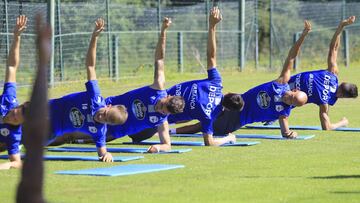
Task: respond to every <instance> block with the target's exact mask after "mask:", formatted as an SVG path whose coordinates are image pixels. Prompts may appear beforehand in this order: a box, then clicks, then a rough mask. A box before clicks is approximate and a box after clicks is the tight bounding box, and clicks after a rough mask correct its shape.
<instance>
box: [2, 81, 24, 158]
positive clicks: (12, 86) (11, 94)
mask: <svg viewBox="0 0 360 203" xmlns="http://www.w3.org/2000/svg"><path fill="white" fill-rule="evenodd" d="M0 102H1V108H0V113H1V118H0V142H4V143H6V145H7V150H8V154H9V155H12V154H17V153H19V145H20V141H21V125H19V126H13V125H10V124H5V123H3V118H4V117H5V116H6V114H7V113H8V112H9V111H10V110H11V109H13V108H15V107H17V106H19V103H18V101H17V99H16V83H14V82H7V83H5V84H4V90H3V94H2V95H1V96H0Z"/></svg>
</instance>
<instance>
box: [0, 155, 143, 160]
mask: <svg viewBox="0 0 360 203" xmlns="http://www.w3.org/2000/svg"><path fill="white" fill-rule="evenodd" d="M24 156H25V155H21V158H24ZM8 158H9V156H8V155H0V159H8ZM143 158H144V157H143V156H114V157H113V160H114V162H124V161H132V160H138V159H143ZM44 160H48V161H99V158H98V157H97V156H79V155H45V156H44Z"/></svg>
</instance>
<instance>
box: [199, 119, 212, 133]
mask: <svg viewBox="0 0 360 203" xmlns="http://www.w3.org/2000/svg"><path fill="white" fill-rule="evenodd" d="M200 122H201V128H202V129H201V132H202V133H206V134H213V126H212V124H213V121H212V120H210V119H204V120H202V121H200Z"/></svg>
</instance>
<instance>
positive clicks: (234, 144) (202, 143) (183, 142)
mask: <svg viewBox="0 0 360 203" xmlns="http://www.w3.org/2000/svg"><path fill="white" fill-rule="evenodd" d="M259 143H260V142H236V143H233V144H230V143H228V144H224V145H221V146H252V145H256V144H259ZM123 144H131V145H154V144H160V142H159V141H142V142H139V143H133V142H123ZM171 145H178V146H205V144H204V142H197V141H172V142H171Z"/></svg>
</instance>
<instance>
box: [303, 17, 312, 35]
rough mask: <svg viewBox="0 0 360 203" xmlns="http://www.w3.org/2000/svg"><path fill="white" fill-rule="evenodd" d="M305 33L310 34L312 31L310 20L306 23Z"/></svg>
mask: <svg viewBox="0 0 360 203" xmlns="http://www.w3.org/2000/svg"><path fill="white" fill-rule="evenodd" d="M304 31H305V32H310V31H311V23H310V21H308V20H305V21H304Z"/></svg>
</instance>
